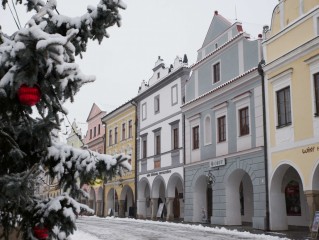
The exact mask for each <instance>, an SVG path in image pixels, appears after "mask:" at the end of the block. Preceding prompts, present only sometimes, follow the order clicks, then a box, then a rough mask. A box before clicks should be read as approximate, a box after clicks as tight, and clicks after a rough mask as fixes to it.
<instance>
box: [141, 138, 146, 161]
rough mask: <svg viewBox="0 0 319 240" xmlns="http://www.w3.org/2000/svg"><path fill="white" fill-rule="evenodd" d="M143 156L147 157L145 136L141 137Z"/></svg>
mask: <svg viewBox="0 0 319 240" xmlns="http://www.w3.org/2000/svg"><path fill="white" fill-rule="evenodd" d="M142 147H143V156H142V157H143V158H146V157H147V140H146V138H145V139H143V146H142Z"/></svg>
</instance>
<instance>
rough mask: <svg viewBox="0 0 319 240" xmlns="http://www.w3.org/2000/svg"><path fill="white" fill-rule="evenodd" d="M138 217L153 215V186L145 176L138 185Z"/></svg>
mask: <svg viewBox="0 0 319 240" xmlns="http://www.w3.org/2000/svg"><path fill="white" fill-rule="evenodd" d="M137 198H138V199H137V218H142V219H144V218H148V217H150V215H151V187H150V182H149V180H148V179H147V178H146V177H144V178H142V179H141V180H140V181H139V182H138V185H137Z"/></svg>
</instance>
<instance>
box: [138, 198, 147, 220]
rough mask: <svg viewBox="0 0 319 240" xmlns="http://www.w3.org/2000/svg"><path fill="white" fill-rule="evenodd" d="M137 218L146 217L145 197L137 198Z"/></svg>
mask: <svg viewBox="0 0 319 240" xmlns="http://www.w3.org/2000/svg"><path fill="white" fill-rule="evenodd" d="M137 218H138V219H145V218H146V199H145V198H144V199H140V200H137Z"/></svg>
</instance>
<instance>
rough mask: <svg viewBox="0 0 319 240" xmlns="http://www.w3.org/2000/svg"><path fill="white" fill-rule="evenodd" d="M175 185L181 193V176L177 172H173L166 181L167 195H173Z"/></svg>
mask: <svg viewBox="0 0 319 240" xmlns="http://www.w3.org/2000/svg"><path fill="white" fill-rule="evenodd" d="M175 187H176V188H177V190H178V192H179V193H183V192H184V191H183V178H182V176H181V175H180V174H179V173H173V174H172V175H171V176H170V178H169V180H168V183H167V192H166V196H167V197H174V196H175Z"/></svg>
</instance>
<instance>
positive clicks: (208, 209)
mask: <svg viewBox="0 0 319 240" xmlns="http://www.w3.org/2000/svg"><path fill="white" fill-rule="evenodd" d="M208 170H209V169H208V166H207V165H206V166H205V165H203V166H201V167H200V168H199V169H197V171H196V173H195V174H194V176H193V179H192V198H193V207H192V210H193V219H192V221H193V222H202V221H203V220H205V221H210V218H211V216H212V208H213V201H212V194H213V191H212V188H211V186H208V184H207V174H208ZM204 215H205V216H204Z"/></svg>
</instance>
